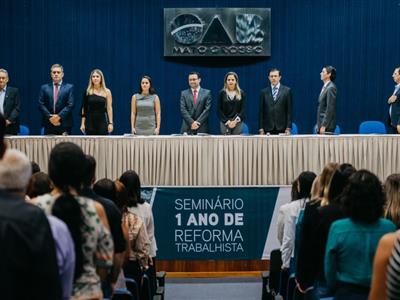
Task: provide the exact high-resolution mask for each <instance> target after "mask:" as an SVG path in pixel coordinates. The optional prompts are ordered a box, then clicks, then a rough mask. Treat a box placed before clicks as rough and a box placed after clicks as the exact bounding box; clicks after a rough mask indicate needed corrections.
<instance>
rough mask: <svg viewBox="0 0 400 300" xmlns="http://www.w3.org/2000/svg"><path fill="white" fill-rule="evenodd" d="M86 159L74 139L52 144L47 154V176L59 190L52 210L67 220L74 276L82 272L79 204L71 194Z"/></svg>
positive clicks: (78, 184) (80, 180)
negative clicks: (73, 246) (48, 156)
mask: <svg viewBox="0 0 400 300" xmlns="http://www.w3.org/2000/svg"><path fill="white" fill-rule="evenodd" d="M85 162H86V157H85V154H84V153H83V151H82V149H81V148H80V147H79V146H78V145H76V144H73V143H70V142H63V143H59V144H57V145H55V146H54V148H53V149H52V150H51V153H50V158H49V176H50V179H51V180H52V181H53V183H54V186H55V187H56V189H57V191H58V192H59V193H60V195H61V196H59V197H58V198H57V199H56V201H55V202H54V205H53V209H52V214H53V215H54V216H56V217H57V218H59V219H61V220H62V221H64V223H65V224H67V226H68V229H69V231H70V233H71V236H72V239H73V240H74V245H75V256H76V260H75V275H74V277H75V279H77V278H79V277H80V275H81V274H82V272H83V252H82V251H83V250H82V242H83V240H82V226H83V225H84V221H83V216H82V211H81V207H80V204H79V203H78V201H77V199H76V198H75V197H74V196H73V194H75V193H79V191H80V188H81V184H82V174H83V171H84V167H85Z"/></svg>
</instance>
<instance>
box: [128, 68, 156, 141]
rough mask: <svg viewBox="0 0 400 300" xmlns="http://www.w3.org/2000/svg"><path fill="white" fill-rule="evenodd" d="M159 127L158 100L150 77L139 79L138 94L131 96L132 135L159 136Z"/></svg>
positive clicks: (145, 76)
mask: <svg viewBox="0 0 400 300" xmlns="http://www.w3.org/2000/svg"><path fill="white" fill-rule="evenodd" d="M160 126H161V105H160V98H159V97H158V95H157V94H156V90H155V89H154V87H153V83H152V80H151V78H150V76H147V75H144V76H142V78H141V79H140V85H139V93H137V94H134V95H133V96H132V103H131V129H132V134H138V135H159V134H160Z"/></svg>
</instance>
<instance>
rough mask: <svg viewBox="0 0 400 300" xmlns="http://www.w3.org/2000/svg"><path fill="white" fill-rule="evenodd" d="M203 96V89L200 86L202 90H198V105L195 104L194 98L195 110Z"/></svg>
mask: <svg viewBox="0 0 400 300" xmlns="http://www.w3.org/2000/svg"><path fill="white" fill-rule="evenodd" d="M202 96H203V89H202V88H200V90H199V91H198V92H197V102H196V105H194V99H193V106H194V110H196V109H197V108H198V107H199V105H200V101H201V99H202Z"/></svg>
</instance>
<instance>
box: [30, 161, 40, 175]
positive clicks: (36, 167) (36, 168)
mask: <svg viewBox="0 0 400 300" xmlns="http://www.w3.org/2000/svg"><path fill="white" fill-rule="evenodd" d="M31 167H32V175H33V174H36V173H39V172H40V167H39V165H38V164H37V163H36V162H34V161H31Z"/></svg>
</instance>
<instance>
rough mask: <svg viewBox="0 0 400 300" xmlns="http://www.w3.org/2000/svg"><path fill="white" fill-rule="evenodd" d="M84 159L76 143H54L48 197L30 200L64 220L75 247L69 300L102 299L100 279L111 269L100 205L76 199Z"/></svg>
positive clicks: (110, 248)
mask: <svg viewBox="0 0 400 300" xmlns="http://www.w3.org/2000/svg"><path fill="white" fill-rule="evenodd" d="M85 160H86V157H85V155H84V153H83V151H82V149H81V148H80V147H79V146H77V145H76V144H73V143H69V142H63V143H59V144H57V145H56V146H55V147H54V148H53V149H52V151H51V153H50V159H49V176H50V179H51V180H52V181H53V183H54V189H53V190H52V191H51V193H50V194H45V195H42V196H39V197H37V198H35V199H33V202H34V203H35V204H37V205H38V206H39V207H41V208H42V209H43V210H44V211H45V213H46V214H48V215H54V216H56V217H57V218H59V219H61V220H62V221H64V223H65V224H66V225H67V226H68V229H69V230H70V232H71V236H72V239H73V241H74V244H75V256H76V263H75V275H74V286H73V295H72V296H73V297H72V299H92V300H93V299H96V300H97V299H102V291H101V280H102V279H103V280H104V279H105V277H106V275H107V272H108V269H109V268H110V267H111V266H112V258H113V248H114V247H113V241H112V238H111V234H110V231H109V226H108V221H107V217H106V215H105V212H104V208H103V206H101V204H99V203H97V202H95V201H93V200H91V199H88V198H84V197H80V196H78V194H79V190H80V188H81V184H82V174H83V171H84V169H83V168H84V166H85Z"/></svg>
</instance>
